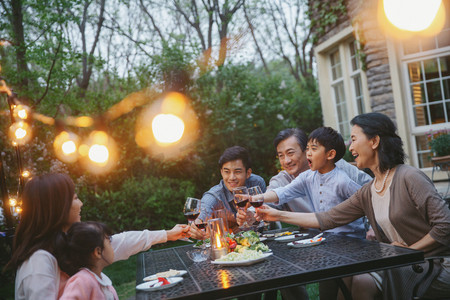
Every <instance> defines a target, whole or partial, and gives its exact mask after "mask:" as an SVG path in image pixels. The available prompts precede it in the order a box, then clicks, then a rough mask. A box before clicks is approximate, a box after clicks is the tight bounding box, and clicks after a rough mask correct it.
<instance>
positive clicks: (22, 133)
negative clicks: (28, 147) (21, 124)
mask: <svg viewBox="0 0 450 300" xmlns="http://www.w3.org/2000/svg"><path fill="white" fill-rule="evenodd" d="M14 135H15V136H16V138H17V139H19V140H20V139H23V138H24V137H25V136H26V135H27V131H26V130H25V129H23V128H17V129H16V131H15V132H14Z"/></svg>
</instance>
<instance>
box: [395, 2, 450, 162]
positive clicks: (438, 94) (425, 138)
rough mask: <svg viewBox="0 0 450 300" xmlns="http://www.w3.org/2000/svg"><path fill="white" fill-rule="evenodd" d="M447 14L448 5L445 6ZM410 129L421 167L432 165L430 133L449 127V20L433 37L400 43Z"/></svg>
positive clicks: (449, 11)
mask: <svg viewBox="0 0 450 300" xmlns="http://www.w3.org/2000/svg"><path fill="white" fill-rule="evenodd" d="M446 9H447V11H448V12H447V15H450V14H449V13H450V10H449V7H446ZM402 60H403V62H404V64H405V70H406V72H407V76H405V77H406V78H407V80H408V91H409V101H408V107H409V109H410V113H411V116H412V118H411V132H412V134H413V135H414V136H415V139H414V145H413V146H415V149H413V150H415V152H416V155H417V162H418V166H419V167H420V168H426V167H431V166H432V165H431V161H430V159H429V158H430V156H431V153H430V149H429V146H428V142H429V139H430V136H431V138H432V135H430V133H432V132H434V131H439V130H442V129H446V128H447V129H448V128H449V127H450V20H449V18H447V20H446V24H445V26H444V29H443V30H442V31H441V32H440V33H439V34H438V35H436V36H432V37H427V38H417V37H416V38H414V39H411V40H407V41H405V42H404V43H403V57H402Z"/></svg>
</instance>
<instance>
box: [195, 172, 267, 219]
mask: <svg viewBox="0 0 450 300" xmlns="http://www.w3.org/2000/svg"><path fill="white" fill-rule="evenodd" d="M245 186H246V187H252V186H259V187H260V188H261V190H262V192H263V193H264V192H265V191H266V183H265V182H264V179H263V178H262V177H261V176H258V175H255V174H251V175H250V177H249V178H247V179H246V180H245ZM220 208H225V209H226V210H227V211H228V212H231V213H233V215H236V212H237V209H236V206H235V204H234V197H233V193H232V192H230V191H229V190H228V189H227V187H226V186H225V183H224V182H223V180H221V181H220V183H219V184H218V185H215V186H213V187H212V188H211V189H210V190H209V191H207V192H205V193H204V194H203V196H202V204H201V211H200V216H199V218H200V219H202V220H205V219H206V218H209V217H211V216H212V214H213V211H214V210H216V209H220Z"/></svg>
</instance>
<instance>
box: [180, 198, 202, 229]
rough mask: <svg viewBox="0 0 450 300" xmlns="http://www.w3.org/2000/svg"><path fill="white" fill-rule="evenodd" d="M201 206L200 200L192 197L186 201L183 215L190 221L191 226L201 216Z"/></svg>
mask: <svg viewBox="0 0 450 300" xmlns="http://www.w3.org/2000/svg"><path fill="white" fill-rule="evenodd" d="M200 205H201V201H200V199H197V198H191V197H188V198H187V199H186V203H185V204H184V209H183V213H184V216H185V217H186V219H187V220H188V224H189V225H191V224H192V222H194V221H195V219H197V217H198V216H199V215H200Z"/></svg>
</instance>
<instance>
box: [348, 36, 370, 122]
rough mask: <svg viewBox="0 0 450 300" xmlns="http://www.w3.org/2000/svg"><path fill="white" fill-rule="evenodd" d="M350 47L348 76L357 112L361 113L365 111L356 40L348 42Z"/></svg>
mask: <svg viewBox="0 0 450 300" xmlns="http://www.w3.org/2000/svg"><path fill="white" fill-rule="evenodd" d="M349 49H350V60H351V63H352V64H351V66H352V68H351V72H350V77H351V81H352V85H353V98H354V100H355V102H356V108H357V112H356V113H357V114H363V113H365V112H366V110H365V108H364V96H363V92H362V82H361V67H360V65H361V63H360V61H359V56H358V53H359V50H358V44H357V42H356V41H352V42H350V44H349Z"/></svg>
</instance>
